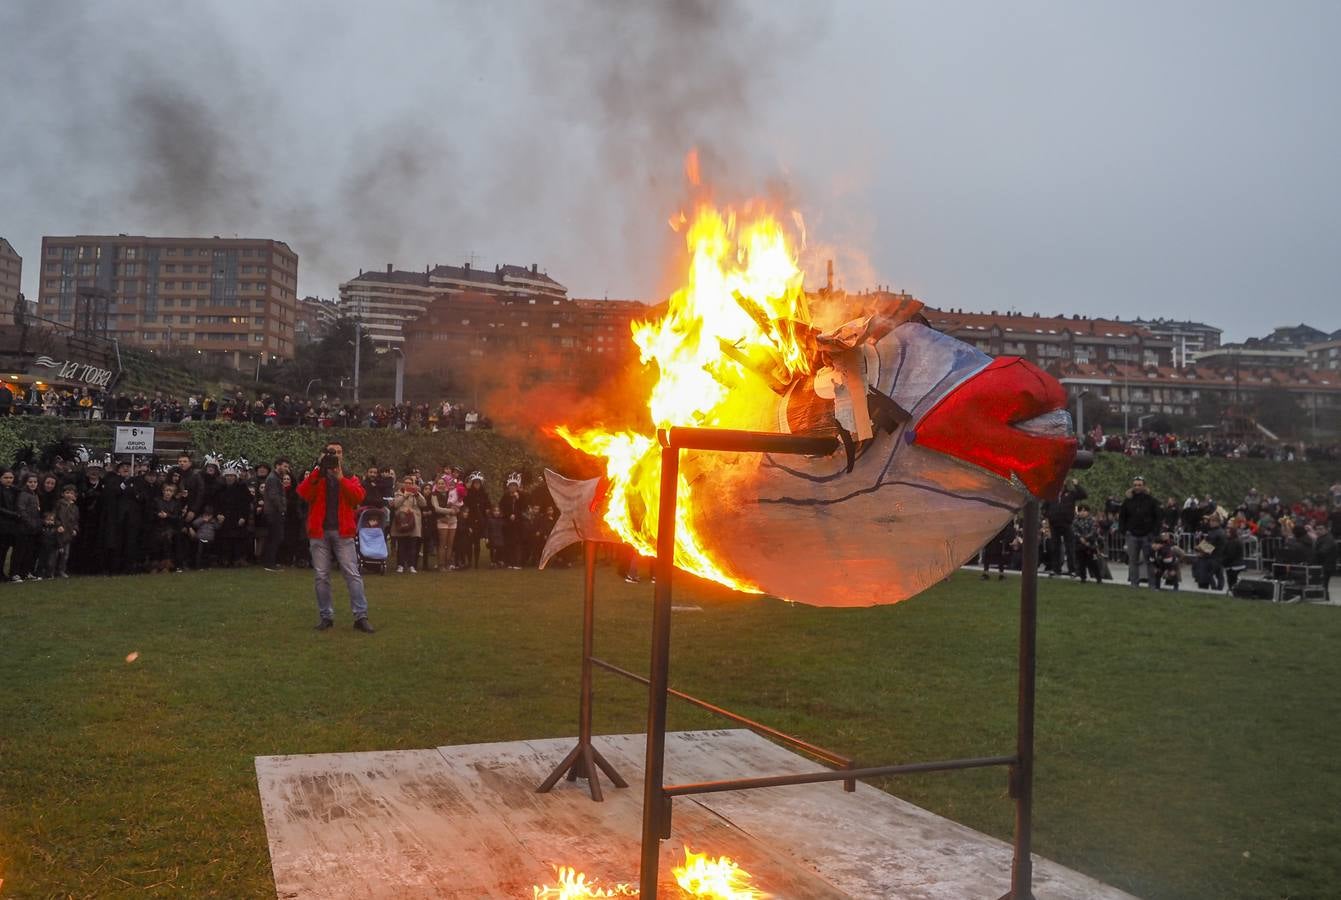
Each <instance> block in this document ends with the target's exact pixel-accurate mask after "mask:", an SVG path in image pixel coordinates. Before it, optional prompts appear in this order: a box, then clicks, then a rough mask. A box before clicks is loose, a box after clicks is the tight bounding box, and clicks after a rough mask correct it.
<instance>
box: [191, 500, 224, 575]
mask: <svg viewBox="0 0 1341 900" xmlns="http://www.w3.org/2000/svg"><path fill="white" fill-rule="evenodd" d="M187 532H188V533H189V534H190V535H191V539H192V540H193V541H194V542H195V551H196V554H195V556H196V568H197V569H208V568H209V567H210V564H211V562H212V561H213V560H214V559H215V558H216V557H217V555H218V554H217V553H216V548H217V544H216V542H217V541H218V539H219V521H218V519H217V518H216V517H215V515H214V507H213V506H212V505H210V504H208V503H206V504H205V508H204V509H203V510H201V514H200V515H199V516H196V518H195V519H194V520H192V522H191V527H190V528H189V529H187Z"/></svg>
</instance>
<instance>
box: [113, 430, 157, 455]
mask: <svg viewBox="0 0 1341 900" xmlns="http://www.w3.org/2000/svg"><path fill="white" fill-rule="evenodd" d="M112 452H113V453H132V454H137V455H138V454H141V453H153V452H154V429H152V428H146V427H143V426H130V425H118V426H117V427H116V444H115V445H114V446H113V448H112Z"/></svg>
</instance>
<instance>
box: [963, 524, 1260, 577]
mask: <svg viewBox="0 0 1341 900" xmlns="http://www.w3.org/2000/svg"><path fill="white" fill-rule="evenodd" d="M1102 540H1103V547H1104V556H1105V557H1106V558H1107V559H1108V561H1109V562H1115V563H1123V564H1126V563H1127V538H1126V535H1124V534H1122V533H1120V532H1116V531H1110V532H1108V533H1107V534H1106V535H1104V536H1103V538H1102ZM1239 540H1240V541H1242V543H1243V563H1244V565H1245V567H1247V568H1249V569H1255V570H1257V571H1259V572H1269V571H1271V565H1272V563H1274V562H1275V560H1276V555H1277V553H1278V552H1279V551H1280V547H1281V544H1283V543H1284V538H1278V537H1269V538H1258V537H1257V536H1256V535H1251V534H1248V535H1243V536H1241V537H1240V538H1239ZM1196 545H1197V540H1196V535H1194V534H1180V535H1178V547H1179V549H1181V550H1182V551H1183V552H1184V553H1186V554H1187V556H1188V557H1189V559H1190V558H1191V557H1194V556H1196ZM984 553H986V548H983V551H982V553H979V554H978V556H977V557H976V562H975V564H976V565H982V563H983V554H984Z"/></svg>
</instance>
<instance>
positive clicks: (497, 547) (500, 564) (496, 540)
mask: <svg viewBox="0 0 1341 900" xmlns="http://www.w3.org/2000/svg"><path fill="white" fill-rule="evenodd" d="M486 533H487V534H488V543H489V568H491V569H506V568H507V561H508V556H507V537H506V533H505V531H504V528H503V511H502V510H500V509H499V508H498V507H497V506H494V507H491V508H490V510H489V522H488V525H487V531H486Z"/></svg>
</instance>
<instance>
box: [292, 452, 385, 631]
mask: <svg viewBox="0 0 1341 900" xmlns="http://www.w3.org/2000/svg"><path fill="white" fill-rule="evenodd" d="M344 456H345V448H344V445H343V444H341V443H340V442H339V441H327V442H326V449H325V450H324V451H322V454H321V459H320V460H319V461H318V462H317V465H316V467H315V468H313V469H312V471H311V472H309V473H308V475H307V477H306V478H304V479H303V483H302V484H300V485H298V496H300V497H302V498H303V499H304V500H306V501H307V539H308V545H309V547H310V548H311V551H312V571H313V573H315V575H316V582H317V611H318V612H319V613H320V614H321V621H319V622H318V623H317V630H318V631H325V630H326V629H327V628H330V627H331V626H332V625H334V624H335V608H334V606H333V605H332V603H331V558H332V557H334V558H335V560H336V562H338V563H339V565H340V573H341V574H342V575H344V577H345V587H347V588H348V589H349V609H350V611H351V612H353V614H354V627H355V628H357V629H358V630H359V631H362V632H365V633H367V634H372V633H373V627H372V625H370V624H368V598H367V597H365V596H364V594H363V576H362V575H361V574H359V559H358V553H357V552H356V551H355V549H354V531H355V523H354V508H355V507H357V506H358V505H359V504H360V503H362V502H363V485H362V484H361V483H359V480H358V479H357V478H355V477H353V476H352V475H349V476H347V475H345V471H344Z"/></svg>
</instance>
